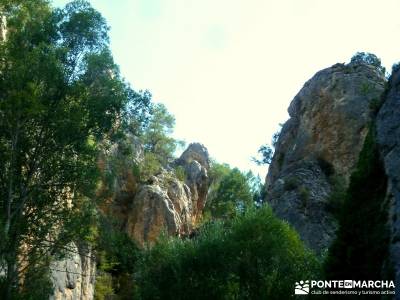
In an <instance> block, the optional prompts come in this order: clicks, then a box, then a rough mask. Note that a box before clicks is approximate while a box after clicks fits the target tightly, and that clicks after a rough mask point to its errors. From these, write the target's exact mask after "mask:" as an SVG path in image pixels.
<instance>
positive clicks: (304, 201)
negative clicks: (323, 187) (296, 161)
mask: <svg viewBox="0 0 400 300" xmlns="http://www.w3.org/2000/svg"><path fill="white" fill-rule="evenodd" d="M298 193H299V197H300V201H301V207H302V208H303V209H305V208H307V205H308V201H309V200H310V190H309V189H308V188H307V187H305V186H304V185H302V186H300V187H299V190H298Z"/></svg>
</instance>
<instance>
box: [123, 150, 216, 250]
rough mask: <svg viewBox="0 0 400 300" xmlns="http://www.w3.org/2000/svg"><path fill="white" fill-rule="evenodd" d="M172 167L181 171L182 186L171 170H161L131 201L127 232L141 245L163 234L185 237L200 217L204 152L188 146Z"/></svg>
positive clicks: (205, 173) (206, 158) (206, 159)
mask: <svg viewBox="0 0 400 300" xmlns="http://www.w3.org/2000/svg"><path fill="white" fill-rule="evenodd" d="M174 165H175V167H181V168H183V170H184V173H185V180H184V182H182V181H181V180H179V179H178V178H177V177H176V175H175V173H174V171H173V169H171V170H162V172H161V173H160V174H158V175H156V176H152V178H151V179H150V180H149V183H148V184H144V185H141V186H140V187H139V189H138V192H137V193H136V195H135V197H134V198H133V199H131V204H130V209H129V210H128V211H127V225H126V230H127V232H128V234H129V235H130V236H131V237H132V238H134V239H135V240H136V241H138V242H139V243H140V244H144V243H145V242H152V241H154V240H155V239H156V238H157V237H158V236H159V235H160V234H161V233H162V231H164V230H165V232H166V233H168V234H170V235H181V234H188V233H190V231H191V230H192V228H193V226H194V225H195V224H196V222H197V221H198V220H199V219H200V217H201V213H202V209H203V208H204V205H205V201H206V197H207V191H208V185H209V183H208V170H209V165H210V161H209V156H208V151H207V149H206V148H205V147H204V146H203V145H201V144H197V143H194V144H190V145H189V147H188V148H187V149H186V150H185V151H184V153H183V154H182V156H181V157H180V158H179V159H177V160H176V162H175V163H174Z"/></svg>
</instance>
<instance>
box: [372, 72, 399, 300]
mask: <svg viewBox="0 0 400 300" xmlns="http://www.w3.org/2000/svg"><path fill="white" fill-rule="evenodd" d="M399 87H400V71H399V70H397V71H396V72H395V73H393V74H392V77H391V80H390V82H389V89H388V92H387V95H386V97H385V102H384V104H383V106H382V108H381V109H380V111H379V114H378V117H377V133H378V143H379V145H380V148H381V154H382V157H383V159H384V164H385V170H386V175H387V176H388V180H389V183H388V188H387V195H386V197H387V200H388V203H389V218H388V224H389V227H390V231H391V237H390V244H389V249H390V265H391V266H393V269H394V270H393V271H394V273H395V279H396V282H397V283H399V282H400V89H399ZM399 293H400V289H399V287H398V284H397V285H396V294H399ZM396 299H397V298H396Z"/></svg>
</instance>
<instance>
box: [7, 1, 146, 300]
mask: <svg viewBox="0 0 400 300" xmlns="http://www.w3.org/2000/svg"><path fill="white" fill-rule="evenodd" d="M1 4H2V5H1V10H2V13H3V14H4V15H5V16H6V17H7V21H8V24H7V25H8V33H7V40H6V41H4V42H2V43H1V44H0V57H1V63H0V95H1V102H0V116H1V119H0V208H1V209H0V240H1V244H0V269H1V270H5V273H6V276H5V277H3V276H2V277H1V279H0V290H1V296H0V297H1V298H2V299H17V298H18V297H21V298H24V299H27V298H32V299H44V298H46V294H47V293H48V292H49V291H50V288H43V289H41V288H39V287H40V286H46V284H45V283H46V282H47V283H49V279H48V272H49V268H48V265H49V262H50V260H51V257H59V256H62V255H64V254H65V253H64V252H65V251H66V245H68V244H69V243H70V242H71V241H74V240H80V241H82V242H83V241H85V240H86V241H87V242H92V241H93V232H92V229H93V228H94V224H93V222H95V218H94V216H95V206H94V204H95V200H96V195H95V193H94V192H95V188H96V183H97V180H98V175H99V174H98V170H97V166H96V160H97V156H98V153H99V150H100V149H99V148H100V147H99V145H100V143H99V142H100V141H102V140H105V139H108V140H113V139H115V138H116V137H117V136H118V134H119V132H120V131H121V130H122V129H123V128H124V127H125V126H127V125H128V122H127V121H128V119H132V118H135V119H137V120H140V122H141V123H143V124H144V123H145V120H146V118H147V117H146V115H147V112H148V110H149V102H148V101H147V99H146V98H145V97H142V95H141V94H139V93H136V92H135V91H133V90H132V89H131V88H130V86H129V85H128V84H126V83H125V82H124V81H123V80H122V78H121V76H120V75H119V70H118V67H117V66H116V65H115V63H114V62H113V58H112V56H111V53H110V50H109V41H108V35H107V31H108V26H107V25H106V23H105V20H104V19H103V18H102V16H101V15H100V14H99V13H98V12H97V11H96V10H94V9H93V8H92V7H91V6H90V5H89V4H88V3H87V2H85V1H74V2H72V3H70V4H68V5H67V6H66V7H65V8H64V9H52V8H51V7H50V6H49V4H48V3H47V1H44V0H32V1H17V0H15V1H3V2H2V3H1ZM22 276H23V277H22ZM22 279H23V280H22ZM47 286H48V287H49V284H48V285H47Z"/></svg>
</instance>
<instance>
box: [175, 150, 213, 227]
mask: <svg viewBox="0 0 400 300" xmlns="http://www.w3.org/2000/svg"><path fill="white" fill-rule="evenodd" d="M175 164H176V165H177V166H181V167H183V169H184V171H185V175H186V178H185V184H186V185H187V186H188V187H189V188H190V192H191V202H192V208H193V211H192V221H193V222H194V223H196V222H197V221H198V220H199V219H200V218H201V214H202V212H203V209H204V206H205V204H206V200H207V193H208V187H209V180H208V171H209V169H210V156H209V154H208V150H207V148H206V147H204V145H202V144H199V143H193V144H190V145H189V147H188V148H187V149H186V150H185V151H184V152H183V153H182V155H181V157H180V158H179V159H177V161H176V162H175Z"/></svg>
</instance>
